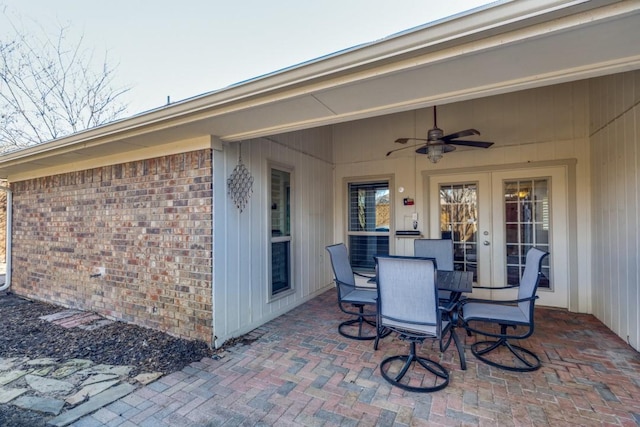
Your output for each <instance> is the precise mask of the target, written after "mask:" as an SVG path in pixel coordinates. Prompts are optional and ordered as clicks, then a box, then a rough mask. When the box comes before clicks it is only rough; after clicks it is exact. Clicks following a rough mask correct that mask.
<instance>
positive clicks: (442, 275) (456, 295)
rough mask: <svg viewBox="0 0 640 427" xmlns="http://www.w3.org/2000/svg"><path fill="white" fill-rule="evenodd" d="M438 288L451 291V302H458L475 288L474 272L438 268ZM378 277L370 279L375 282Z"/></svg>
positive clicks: (370, 281)
mask: <svg viewBox="0 0 640 427" xmlns="http://www.w3.org/2000/svg"><path fill="white" fill-rule="evenodd" d="M436 271H437V285H438V290H441V291H450V292H451V297H450V299H449V301H450V302H458V300H459V299H460V297H461V296H462V294H464V293H470V292H471V291H472V290H473V272H472V271H458V270H453V271H450V270H436ZM376 281H377V280H376V277H372V278H371V279H369V280H368V282H369V283H372V284H375V283H376Z"/></svg>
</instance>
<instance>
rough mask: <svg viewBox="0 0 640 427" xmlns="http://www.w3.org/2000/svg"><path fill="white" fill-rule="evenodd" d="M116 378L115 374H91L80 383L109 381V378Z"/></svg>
mask: <svg viewBox="0 0 640 427" xmlns="http://www.w3.org/2000/svg"><path fill="white" fill-rule="evenodd" d="M116 378H118V375H117V374H95V375H91V376H90V377H89V378H87V379H86V380H84V382H83V383H82V385H83V386H85V385H89V384H95V383H99V382H102V381H110V380H114V379H116Z"/></svg>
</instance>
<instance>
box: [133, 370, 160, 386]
mask: <svg viewBox="0 0 640 427" xmlns="http://www.w3.org/2000/svg"><path fill="white" fill-rule="evenodd" d="M161 376H162V372H147V373H144V374H139V375H137V376H136V377H135V378H134V380H136V381H138V382H139V383H140V384H143V385H147V384H149V383H150V382H152V381H155V380H157V379H158V378H160V377H161Z"/></svg>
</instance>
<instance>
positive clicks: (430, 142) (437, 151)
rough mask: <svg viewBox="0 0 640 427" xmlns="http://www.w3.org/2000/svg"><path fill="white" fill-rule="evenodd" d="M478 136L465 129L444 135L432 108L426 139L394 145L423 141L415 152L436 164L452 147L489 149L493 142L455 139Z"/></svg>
mask: <svg viewBox="0 0 640 427" xmlns="http://www.w3.org/2000/svg"><path fill="white" fill-rule="evenodd" d="M471 135H480V132H478V131H477V130H476V129H466V130H462V131H459V132H455V133H452V134H449V135H444V132H443V130H442V129H440V128H439V127H438V121H437V112H436V107H435V106H434V107H433V128H431V129H429V131H428V132H427V138H426V139H424V138H398V139H396V141H395V142H396V143H398V144H406V143H407V142H408V141H409V140H413V141H424V142H425V144H424V145H422V146H421V147H420V148H418V149H417V150H416V153H418V154H426V155H427V157H428V158H429V160H430V161H431V162H432V163H437V162H438V160H440V159H441V158H442V156H443V154H444V153H449V152H451V151H453V150H455V149H456V147H454V146H453V145H464V146H467V147H477V148H489V147H491V146H492V145H493V142H485V141H463V140H460V139H457V138H463V137H465V136H471ZM407 148H412V147H403V148H397V149H395V150H391V151H389V152H387V156H388V155H389V154H391V153H393V152H395V151H399V150H405V149H407Z"/></svg>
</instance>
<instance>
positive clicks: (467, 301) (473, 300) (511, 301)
mask: <svg viewBox="0 0 640 427" xmlns="http://www.w3.org/2000/svg"><path fill="white" fill-rule="evenodd" d="M538 298H539V297H538V295H534V296H532V297H528V298H522V299H514V300H494V299H480V298H466V299H464V300H461V301H460V305H461V306H462V305H465V304H468V303H470V302H479V303H484V304H517V303H519V302H526V301H533V300H536V299H538Z"/></svg>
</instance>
